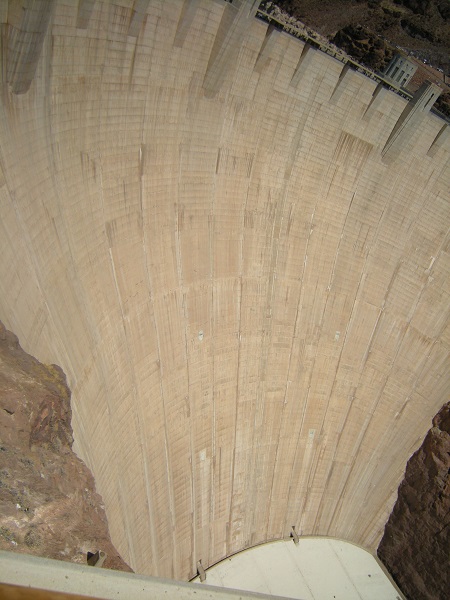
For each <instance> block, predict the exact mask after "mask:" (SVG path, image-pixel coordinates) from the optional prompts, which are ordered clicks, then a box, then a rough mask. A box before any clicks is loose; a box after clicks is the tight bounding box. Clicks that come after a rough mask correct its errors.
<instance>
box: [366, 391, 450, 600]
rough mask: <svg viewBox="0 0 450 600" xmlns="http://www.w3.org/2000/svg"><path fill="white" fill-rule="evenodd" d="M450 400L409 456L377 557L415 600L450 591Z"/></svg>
mask: <svg viewBox="0 0 450 600" xmlns="http://www.w3.org/2000/svg"><path fill="white" fill-rule="evenodd" d="M449 472H450V402H448V403H447V404H445V405H444V406H443V407H442V409H441V410H440V411H439V413H438V414H437V415H436V416H435V418H434V419H433V427H432V428H431V429H430V431H429V432H428V434H427V436H426V438H425V440H424V442H423V444H422V446H421V448H420V449H419V450H418V451H417V452H416V453H415V454H414V455H413V456H412V457H411V458H410V460H409V461H408V465H407V467H406V472H405V478H404V480H403V482H402V484H401V485H400V488H399V491H398V499H397V502H396V504H395V506H394V510H393V511H392V514H391V516H390V517H389V521H388V522H387V524H386V528H385V532H384V536H383V539H382V540H381V543H380V546H379V548H378V556H379V557H380V559H381V560H382V561H383V563H384V564H385V565H386V567H387V568H388V570H389V571H390V573H391V574H392V576H393V577H394V579H395V580H396V582H397V583H398V585H399V587H400V588H401V589H402V591H403V592H404V593H405V595H406V596H407V597H408V598H410V599H411V600H447V598H448V597H449V595H448V593H449V590H450V581H449V573H450V571H449V551H450V482H449Z"/></svg>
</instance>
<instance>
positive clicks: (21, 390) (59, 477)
mask: <svg viewBox="0 0 450 600" xmlns="http://www.w3.org/2000/svg"><path fill="white" fill-rule="evenodd" d="M70 420H71V408H70V391H69V388H68V387H67V385H66V379H65V375H64V373H63V372H62V371H61V369H59V367H56V366H55V365H51V366H47V365H43V364H41V363H40V362H39V361H38V360H36V359H35V358H33V357H32V356H30V355H29V354H27V353H26V352H24V351H23V350H22V348H21V347H20V345H19V342H18V340H17V337H16V336H15V335H14V334H13V333H11V332H10V331H7V330H6V329H5V327H4V326H3V324H2V323H1V322H0V549H1V550H9V551H16V552H24V553H27V554H34V555H37V556H44V557H47V558H54V559H58V560H66V561H71V562H77V563H86V553H87V552H88V551H91V552H96V551H97V550H99V549H100V550H102V551H104V552H106V554H107V555H108V556H107V558H106V561H105V563H104V566H105V567H108V568H111V569H117V570H121V571H131V569H130V568H129V567H128V565H127V564H125V562H124V561H123V560H122V559H121V557H120V556H119V554H118V552H117V550H116V549H115V548H114V546H113V545H112V543H111V540H110V538H109V533H108V524H107V521H106V516H105V511H104V507H103V505H102V499H101V497H100V496H99V495H98V494H97V493H96V491H95V485H94V479H93V477H92V475H91V473H90V471H89V469H88V468H87V467H86V465H85V464H84V463H83V462H82V461H81V460H80V459H79V458H78V457H77V456H76V455H75V454H74V452H73V451H72V442H73V438H72V428H71V425H70Z"/></svg>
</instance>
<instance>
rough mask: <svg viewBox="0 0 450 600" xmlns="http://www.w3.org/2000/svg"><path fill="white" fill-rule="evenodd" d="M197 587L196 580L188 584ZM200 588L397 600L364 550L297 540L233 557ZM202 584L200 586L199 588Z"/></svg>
mask: <svg viewBox="0 0 450 600" xmlns="http://www.w3.org/2000/svg"><path fill="white" fill-rule="evenodd" d="M194 581H195V582H199V579H198V577H197V578H196V579H195V580H194ZM206 583H207V584H208V585H212V586H218V587H225V588H233V589H240V590H246V591H251V592H258V593H261V594H272V595H276V596H286V597H288V598H297V599H299V600H325V599H327V600H328V599H331V600H334V599H336V600H380V599H381V598H382V599H383V600H400V599H401V598H403V595H402V594H401V592H400V591H399V590H398V589H397V587H396V586H395V584H393V582H392V581H391V579H390V578H389V577H388V575H387V574H386V573H385V571H384V570H383V568H382V567H381V566H380V563H379V561H378V560H377V559H376V558H375V557H374V556H372V555H371V554H370V553H369V552H367V551H366V550H363V549H362V548H359V547H358V546H355V545H354V544H350V543H348V542H344V541H342V540H336V539H332V538H319V537H317V538H312V537H300V538H299V543H298V544H294V543H293V542H292V540H291V541H285V540H283V541H277V542H272V543H268V544H261V545H260V546H256V547H255V548H250V549H249V550H244V551H243V552H239V553H238V554H235V555H233V556H231V557H229V558H227V559H225V560H223V561H222V562H220V563H218V564H217V565H214V566H213V567H210V568H209V569H208V570H207V571H206ZM202 585H203V584H202Z"/></svg>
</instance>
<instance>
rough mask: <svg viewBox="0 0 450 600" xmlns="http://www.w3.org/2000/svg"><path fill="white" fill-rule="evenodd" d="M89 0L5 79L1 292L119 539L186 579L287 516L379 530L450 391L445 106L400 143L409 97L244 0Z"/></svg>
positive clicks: (309, 531) (130, 554) (308, 528)
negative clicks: (55, 373) (55, 381)
mask: <svg viewBox="0 0 450 600" xmlns="http://www.w3.org/2000/svg"><path fill="white" fill-rule="evenodd" d="M187 1H188V0H186V2H187ZM12 4H15V3H12ZM12 4H11V5H12ZM233 4H235V5H236V7H237V6H241V7H242V2H240V3H233ZM252 6H253V3H252V2H249V3H248V6H247V8H248V10H249V11H250V10H251V8H252ZM80 7H81V8H79V6H78V5H77V3H75V2H74V3H72V2H67V1H65V2H63V1H56V2H55V3H54V9H53V13H52V17H51V19H50V20H49V23H48V26H47V29H46V34H45V37H44V39H43V41H42V45H41V50H40V54H39V60H38V61H37V63H36V70H35V74H34V77H33V81H32V82H31V84H30V87H29V89H28V91H26V92H24V93H21V94H16V93H15V92H14V89H12V87H11V85H10V83H8V82H7V81H2V89H1V92H2V93H1V95H0V165H1V174H0V211H1V218H0V257H1V260H0V315H1V317H2V318H3V321H4V322H5V324H6V325H7V327H8V328H9V329H11V330H12V331H14V332H15V333H16V334H17V335H18V336H19V337H20V340H21V343H22V344H23V345H24V348H25V349H26V350H27V351H29V352H31V353H33V354H34V355H35V356H37V357H38V358H39V360H41V361H43V362H45V363H57V364H59V365H61V367H62V368H63V369H64V372H65V373H66V374H67V378H68V382H69V385H70V388H71V390H72V409H73V430H74V438H75V444H74V448H75V449H76V451H77V453H78V454H79V455H80V456H81V457H82V458H83V459H84V460H85V462H86V464H87V465H88V466H89V468H90V469H91V470H92V472H93V474H94V476H95V481H96V486H97V489H98V490H99V492H100V493H101V495H102V498H103V500H104V502H105V507H106V512H107V515H108V522H109V525H110V531H111V537H112V539H113V541H114V543H115V545H116V547H117V548H118V550H119V551H120V553H121V555H122V556H123V557H124V559H125V560H126V561H127V562H128V563H129V564H130V565H131V566H132V567H133V569H135V570H137V571H140V572H143V573H150V574H155V575H160V576H168V577H178V578H189V577H192V576H194V575H195V574H196V565H197V561H198V560H200V559H201V560H202V564H203V565H204V566H205V567H207V566H208V565H210V564H214V563H215V562H217V561H219V560H220V559H222V558H224V557H225V556H227V555H230V554H232V553H234V552H237V551H239V550H241V549H243V548H246V547H249V546H252V545H254V544H257V543H260V542H264V541H268V540H273V539H280V538H284V537H287V536H288V535H289V532H290V529H291V527H292V525H295V526H296V527H297V531H299V532H302V533H303V534H305V535H329V536H335V537H340V538H342V539H346V540H350V541H353V542H355V543H357V544H359V545H361V546H363V547H364V548H366V549H369V550H371V551H375V549H376V548H377V546H378V543H379V540H380V538H381V535H382V532H383V529H384V525H385V523H386V520H387V518H388V516H389V514H390V512H391V510H392V506H393V504H394V501H395V498H396V493H397V488H398V485H399V483H400V481H401V479H402V477H403V473H404V468H405V464H406V461H407V459H408V458H409V457H410V456H411V454H412V453H413V452H414V451H415V450H416V449H417V448H418V447H419V446H420V444H421V442H422V441H423V438H424V436H425V434H426V431H427V429H428V426H429V422H430V420H431V418H432V417H433V416H434V415H435V414H436V412H437V410H438V409H439V408H440V406H441V405H442V398H445V397H447V396H448V393H449V390H450V380H449V376H450V373H449V369H448V362H449V346H450V341H449V333H450V329H449V319H448V314H449V306H450V301H449V285H450V277H449V273H450V260H449V236H448V231H449V225H450V215H449V190H450V170H449V168H448V161H449V140H448V137H447V138H446V136H445V135H443V134H441V135H440V137H439V138H438V140H439V143H436V144H435V145H434V147H433V148H434V149H433V152H430V154H429V155H427V153H428V151H429V149H430V148H431V147H432V145H433V141H434V140H435V139H437V136H438V135H439V134H440V132H441V131H442V125H443V123H442V121H440V120H439V119H438V118H437V117H435V116H434V115H432V114H430V113H429V111H424V112H423V114H422V113H421V115H420V116H421V119H420V127H411V128H410V130H409V132H408V136H406V137H405V138H404V140H403V142H402V143H401V144H398V145H396V146H395V148H392V153H391V156H390V157H389V161H387V162H386V163H385V162H383V160H382V156H381V153H382V149H383V148H384V147H385V145H386V141H387V140H388V139H389V136H390V134H391V132H392V131H393V129H394V126H395V124H396V122H397V121H398V118H399V117H400V115H401V114H402V113H403V110H404V109H405V106H406V100H404V99H403V98H401V97H398V96H396V95H394V94H392V93H389V92H388V93H386V94H379V95H377V101H376V102H374V103H373V104H372V109H373V110H370V111H369V113H368V114H367V115H366V116H367V118H364V119H363V116H364V114H365V113H366V110H367V108H368V107H369V105H370V104H371V101H372V94H373V92H374V91H375V89H376V83H375V81H372V80H370V79H367V78H365V77H363V76H362V75H361V74H359V73H356V72H354V71H351V70H350V71H345V72H344V73H343V65H342V63H340V62H338V61H337V60H335V59H333V58H331V57H330V56H327V55H325V54H323V53H321V52H319V51H316V52H313V53H312V54H311V55H310V56H309V53H306V58H304V60H303V62H301V61H300V57H301V56H302V50H303V44H302V42H300V41H298V40H296V39H293V38H291V37H289V36H288V35H287V34H280V35H275V36H274V37H273V39H272V37H271V38H270V39H269V40H267V43H266V44H264V42H265V40H266V34H267V33H268V26H267V24H265V23H263V22H261V21H258V20H257V19H248V20H247V17H246V10H244V9H243V10H241V11H240V12H238V11H237V12H236V14H237V15H241V16H242V18H245V19H246V22H245V27H241V26H240V24H239V23H236V22H235V21H234V20H233V19H234V17H233V12H232V9H230V8H226V3H225V2H221V1H220V0H218V1H214V2H212V1H210V0H199V1H198V2H197V3H196V10H195V11H194V14H193V12H192V10H187V9H186V8H187V7H186V6H185V3H184V2H182V0H166V1H164V2H160V1H151V2H149V3H146V2H139V3H134V2H131V1H130V0H115V1H114V2H109V1H106V0H105V1H101V0H97V1H96V2H95V3H93V5H92V3H90V2H82V3H81V4H80ZM136 7H137V8H138V9H139V10H137V8H136ZM91 8H92V10H91ZM135 8H136V10H135ZM225 8H226V12H224V11H225ZM183 9H185V10H183ZM230 11H231V12H230ZM224 15H225V17H226V18H224V20H223V21H222V17H223V16H224ZM247 15H248V12H247ZM9 18H10V15H9V4H7V3H0V20H1V21H2V22H5V23H7V22H8V19H9ZM77 24H78V25H79V26H78V27H77ZM230 27H231V29H230ZM3 30H4V28H2V30H1V31H3ZM177 33H178V34H177ZM20 39H22V38H17V40H20ZM17 44H20V42H19V41H18V42H17ZM1 47H2V48H4V47H5V45H4V44H3V43H2V45H1ZM27 48H28V46H27ZM16 50H17V51H18V52H19V54H20V47H17V48H16ZM24 51H25V49H24ZM260 53H261V60H260V61H259V63H258V64H257V62H258V57H259V56H260ZM11 56H12V55H11ZM2 60H3V61H6V62H8V61H9V58H8V54H3V55H2ZM305 61H306V62H305ZM306 65H307V67H306ZM6 66H7V65H6ZM255 67H256V68H255ZM221 69H223V71H222V70H221ZM208 72H209V76H208ZM296 72H297V75H298V76H295V73H296ZM2 73H8V69H6V70H5V69H3V71H2ZM341 75H342V77H341ZM294 76H295V77H294ZM212 80H213V81H212ZM205 84H206V85H207V87H208V89H205V88H204V85H205ZM335 90H336V91H337V93H335V94H334V95H333V92H334V91H335ZM214 94H215V95H214ZM332 95H333V99H332V101H331V102H330V99H331V98H332Z"/></svg>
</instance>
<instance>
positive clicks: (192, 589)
mask: <svg viewBox="0 0 450 600" xmlns="http://www.w3.org/2000/svg"><path fill="white" fill-rule="evenodd" d="M0 583H5V584H10V585H15V586H21V588H22V589H21V590H18V591H16V593H15V594H13V593H12V592H11V590H9V591H10V592H11V595H8V596H6V597H7V598H14V599H15V598H27V599H28V598H33V595H32V594H31V593H29V592H28V588H34V589H38V590H50V591H53V592H64V593H67V594H79V595H80V596H87V597H91V596H92V597H93V598H102V599H103V598H105V600H130V599H131V598H133V600H149V599H151V600H169V599H172V598H174V599H175V598H176V600H273V598H272V596H268V595H266V594H255V593H252V592H242V591H237V590H229V589H227V590H224V589H223V588H222V589H220V588H217V587H215V588H214V587H212V586H209V585H205V586H203V587H202V589H199V588H198V586H196V585H194V584H193V583H192V584H191V583H182V582H179V581H172V580H168V579H160V578H157V577H145V576H142V575H136V574H134V573H121V572H119V571H110V570H109V569H98V568H96V567H88V566H87V565H78V564H74V563H68V562H62V561H59V560H49V559H45V558H39V557H36V556H29V555H26V554H13V553H11V552H2V551H0ZM23 588H25V589H23ZM1 591H2V590H0V593H1ZM6 591H8V590H6ZM27 592H28V594H27ZM2 598H3V596H2ZM277 598H279V596H277ZM275 600H276V599H275ZM280 600H282V599H280Z"/></svg>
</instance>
